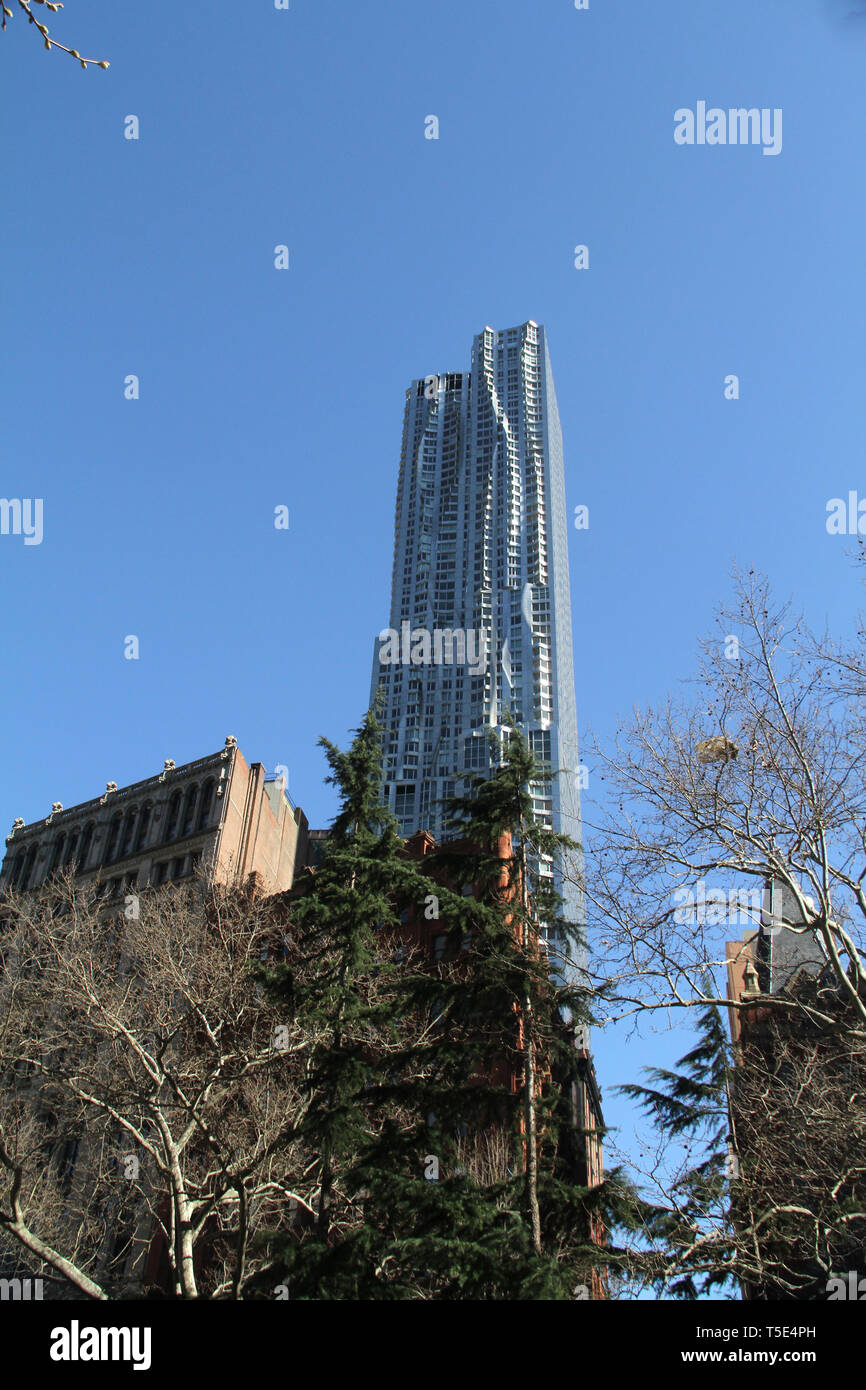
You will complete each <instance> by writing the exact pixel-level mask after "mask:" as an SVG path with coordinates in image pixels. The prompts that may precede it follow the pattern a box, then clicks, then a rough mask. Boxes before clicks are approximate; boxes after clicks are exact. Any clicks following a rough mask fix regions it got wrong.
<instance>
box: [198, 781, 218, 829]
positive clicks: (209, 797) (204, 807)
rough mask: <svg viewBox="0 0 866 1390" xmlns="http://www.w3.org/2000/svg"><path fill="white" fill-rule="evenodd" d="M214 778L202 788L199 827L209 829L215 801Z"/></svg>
mask: <svg viewBox="0 0 866 1390" xmlns="http://www.w3.org/2000/svg"><path fill="white" fill-rule="evenodd" d="M213 786H214V784H213V778H212V777H211V778H210V779H209V780H208V781H207V782H205V784H204V786H203V787H202V789H201V801H200V802H199V807H198V829H199V830H207V826H208V821H209V820H210V809H211V804H212V802H213Z"/></svg>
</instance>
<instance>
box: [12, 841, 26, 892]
mask: <svg viewBox="0 0 866 1390" xmlns="http://www.w3.org/2000/svg"><path fill="white" fill-rule="evenodd" d="M23 867H24V851H23V850H21V852H20V854H17V855H16V856H15V858H14V859H13V860H12V863H11V864H10V866H9V887H10V888H14V887H15V884H16V883H17V882H18V880H19V878H20V877H21V870H22V868H23Z"/></svg>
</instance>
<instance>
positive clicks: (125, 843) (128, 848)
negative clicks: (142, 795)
mask: <svg viewBox="0 0 866 1390" xmlns="http://www.w3.org/2000/svg"><path fill="white" fill-rule="evenodd" d="M137 820H138V807H137V806H132V807H130V809H129V810H128V811H127V813H126V818H125V820H124V822H123V833H122V835H121V837H120V854H119V856H118V857H119V858H120V859H125V858H126V856H127V855H128V854H130V853H131V852H132V845H133V837H134V836H135V823H136V821H137Z"/></svg>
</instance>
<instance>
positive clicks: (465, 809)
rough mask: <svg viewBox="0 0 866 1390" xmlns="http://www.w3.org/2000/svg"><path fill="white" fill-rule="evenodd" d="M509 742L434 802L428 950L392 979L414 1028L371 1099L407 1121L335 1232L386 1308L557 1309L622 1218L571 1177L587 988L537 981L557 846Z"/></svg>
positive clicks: (623, 1206)
mask: <svg viewBox="0 0 866 1390" xmlns="http://www.w3.org/2000/svg"><path fill="white" fill-rule="evenodd" d="M509 735H510V736H509V737H508V738H507V740H506V742H505V744H504V746H503V747H502V748H501V759H500V762H499V765H498V766H497V767H495V768H494V770H493V771H492V773H491V775H490V776H489V777H487V778H481V777H478V778H475V779H473V782H472V785H471V788H470V791H469V794H468V795H466V796H463V797H458V798H453V799H452V801H451V803H450V821H449V828H450V831H451V833H452V834H453V835H454V836H455V837H456V838H455V839H454V840H448V841H446V842H445V843H444V844H443V845H442V846H440V847H439V848H438V849H437V850H436V851H435V852H434V853H433V854H431V855H429V856H426V858H425V860H424V861H423V869H424V871H425V872H426V873H427V874H428V875H429V878H430V880H432V883H433V884H434V885H435V894H434V895H433V897H434V900H435V904H436V910H435V918H434V920H435V922H436V926H437V928H438V929H439V935H440V936H444V937H445V939H446V948H445V951H444V953H443V954H442V958H441V960H440V961H439V963H438V966H437V967H433V968H431V967H430V966H429V965H422V966H421V968H419V969H416V970H415V971H414V973H412V974H411V975H410V976H409V977H408V979H407V981H406V989H407V994H406V1010H407V1012H410V1013H412V1014H413V1015H414V1016H415V1017H423V1018H425V1019H426V1020H428V1024H429V1026H428V1028H427V1029H426V1030H423V1031H422V1032H421V1034H420V1035H419V1039H418V1041H416V1042H415V1043H414V1044H413V1045H412V1046H410V1047H409V1048H407V1049H406V1051H405V1052H404V1053H403V1055H402V1057H401V1060H400V1068H399V1075H395V1076H394V1077H393V1078H392V1081H391V1084H390V1089H389V1091H388V1095H389V1097H390V1099H391V1101H392V1102H393V1103H394V1104H395V1105H396V1107H397V1108H398V1109H399V1110H400V1112H401V1113H402V1114H404V1115H408V1114H412V1113H414V1114H415V1116H416V1117H417V1118H416V1123H415V1126H414V1128H412V1127H411V1126H409V1125H404V1127H403V1128H402V1129H401V1131H400V1135H399V1140H398V1136H397V1134H396V1133H395V1132H394V1131H391V1132H389V1131H388V1130H387V1129H386V1130H383V1131H382V1133H381V1135H380V1137H379V1142H378V1144H377V1145H375V1146H373V1147H372V1148H371V1149H370V1151H369V1152H368V1154H367V1155H366V1158H365V1160H364V1162H363V1163H362V1165H361V1166H360V1168H359V1172H362V1173H363V1182H364V1187H365V1190H366V1191H368V1193H369V1194H370V1199H369V1201H368V1203H367V1216H368V1221H367V1223H366V1224H365V1227H364V1229H363V1230H362V1231H359V1232H358V1233H357V1234H356V1235H355V1236H353V1240H354V1241H355V1242H356V1243H362V1244H364V1245H366V1247H367V1249H368V1251H372V1250H373V1248H374V1247H375V1248H376V1249H377V1250H378V1251H379V1254H378V1256H377V1257H376V1258H375V1259H371V1260H369V1261H368V1267H372V1266H375V1270H376V1277H377V1279H379V1280H380V1281H381V1287H382V1288H383V1289H384V1288H387V1289H388V1290H389V1295H388V1296H393V1297H432V1298H446V1299H448V1298H476V1299H478V1298H506V1299H515V1298H519V1299H526V1298H530V1299H532V1298H545V1299H546V1298H571V1297H573V1296H574V1291H575V1288H576V1287H580V1286H584V1285H587V1284H588V1283H589V1282H590V1280H591V1277H592V1271H593V1270H597V1269H598V1267H599V1265H600V1264H601V1263H603V1262H605V1260H606V1255H607V1252H606V1251H605V1250H603V1249H602V1248H601V1246H600V1244H599V1240H598V1236H599V1233H600V1231H602V1230H603V1229H604V1228H605V1227H606V1226H607V1225H608V1224H609V1223H610V1221H611V1220H612V1219H613V1217H612V1206H613V1205H616V1206H617V1207H618V1210H617V1213H616V1219H625V1220H630V1219H632V1211H633V1207H632V1205H631V1203H630V1201H624V1200H620V1199H619V1191H618V1177H614V1179H613V1180H612V1181H611V1182H610V1183H609V1184H602V1186H601V1187H600V1188H596V1189H594V1190H590V1189H589V1188H588V1187H586V1186H585V1185H583V1184H582V1183H581V1181H580V1180H579V1169H580V1166H581V1159H582V1157H583V1153H582V1145H583V1143H584V1142H585V1141H586V1139H587V1136H585V1135H582V1134H581V1133H579V1131H578V1129H577V1127H576V1122H575V1117H574V1115H573V1114H572V1113H571V1107H570V1086H571V1082H572V1080H574V1079H575V1078H576V1073H577V1067H578V1058H577V1054H576V1051H575V1048H574V1044H573V1026H574V1024H575V1022H582V1021H584V1020H586V1021H588V1008H587V989H586V987H585V985H584V984H583V982H582V981H578V983H574V982H571V983H566V982H564V981H554V979H553V978H552V976H551V971H550V968H549V963H548V960H547V955H546V952H545V950H544V948H543V945H542V942H541V938H540V925H541V923H542V922H546V923H548V924H549V925H551V926H558V927H559V929H560V931H561V932H562V933H563V934H564V935H565V936H567V937H569V938H570V939H571V940H572V942H574V941H575V940H576V936H577V933H576V930H575V929H574V928H573V927H570V926H569V925H567V924H565V923H563V922H561V921H560V920H559V918H558V913H559V909H560V901H559V899H558V897H557V895H556V894H555V892H554V891H553V889H552V885H551V884H550V880H549V876H548V875H542V874H541V873H540V872H539V869H540V867H541V864H542V862H543V861H545V860H546V861H547V862H548V863H549V862H550V861H551V860H554V859H557V858H558V857H559V856H561V855H562V853H563V852H564V851H566V850H568V849H572V848H574V846H573V844H572V842H571V841H569V840H568V839H567V837H565V836H563V835H557V834H555V833H554V832H552V831H551V830H549V829H548V828H546V827H544V826H543V825H540V824H539V823H538V822H537V820H536V819H535V816H534V814H533V811H532V797H531V793H530V784H531V783H538V782H541V781H545V780H548V779H549V775H550V774H549V772H546V771H545V770H544V769H542V768H540V767H539V766H538V765H537V764H536V763H535V761H534V759H533V757H532V755H531V753H530V751H529V749H528V747H527V745H526V742H525V740H524V739H523V738H522V735H521V734H520V733H519V731H518V730H517V729H516V728H515V727H514V726H513V725H512V726H511V729H510V731H509ZM491 747H492V749H493V750H494V752H496V751H498V750H499V745H498V744H497V742H496V740H495V737H492V738H491ZM383 1095H384V1093H383ZM431 1171H435V1172H436V1173H437V1175H438V1176H437V1177H436V1178H435V1179H434V1180H428V1181H425V1180H424V1179H423V1177H422V1173H423V1172H427V1174H428V1177H429V1174H430V1172H431ZM592 1216H594V1217H595V1219H596V1224H595V1226H593V1224H592V1222H591V1220H590V1218H591V1217H592ZM362 1296H366V1297H371V1296H375V1294H374V1293H373V1292H371V1291H369V1290H368V1291H367V1292H365V1293H363V1294H362Z"/></svg>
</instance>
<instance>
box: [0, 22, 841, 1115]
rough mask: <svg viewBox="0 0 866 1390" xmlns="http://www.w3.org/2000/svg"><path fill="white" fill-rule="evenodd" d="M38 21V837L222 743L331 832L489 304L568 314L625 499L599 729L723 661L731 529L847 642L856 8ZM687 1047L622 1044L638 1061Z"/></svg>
mask: <svg viewBox="0 0 866 1390" xmlns="http://www.w3.org/2000/svg"><path fill="white" fill-rule="evenodd" d="M15 8H16V15H15V17H14V19H13V20H12V21H10V24H9V27H8V28H7V30H6V32H5V33H4V34H2V35H0V64H2V77H3V81H2V97H0V101H2V104H3V107H4V108H5V111H4V130H5V132H6V138H5V140H4V159H3V183H4V192H5V207H6V215H5V218H4V223H3V262H2V273H3V283H4V295H3V301H4V302H3V325H4V335H3V338H4V345H5V352H4V362H3V373H2V383H3V385H2V419H3V427H2V431H0V450H2V453H0V458H2V471H0V493H2V495H3V496H5V497H7V498H13V497H19V498H37V497H38V498H42V499H43V500H44V538H43V541H42V544H41V545H38V546H37V545H33V546H25V545H24V544H23V538H22V537H20V536H18V537H16V536H0V567H2V578H3V588H4V594H5V603H4V605H3V609H4V611H3V618H2V650H3V654H4V673H5V679H4V680H3V683H2V690H0V702H2V718H3V727H4V729H5V731H6V747H5V755H4V758H3V784H2V787H0V814H5V819H6V822H7V823H8V825H11V822H12V819H13V817H14V816H18V815H20V816H23V817H24V818H25V819H26V820H27V821H30V820H33V819H35V818H37V817H40V816H43V815H46V814H47V813H48V811H49V810H50V806H51V803H52V801H54V800H57V799H59V800H61V801H63V802H64V804H66V805H67V806H69V805H72V804H74V803H75V802H77V801H80V800H84V799H86V798H89V797H91V796H94V795H97V794H99V793H101V791H102V790H103V789H104V786H105V783H106V781H108V780H109V779H112V780H116V781H117V782H118V783H120V784H121V785H122V784H124V783H129V782H132V781H135V780H137V779H139V778H142V777H145V776H148V775H151V774H152V773H154V772H156V771H159V770H160V769H161V767H162V761H163V759H164V758H167V757H173V758H174V759H175V760H176V761H177V762H178V763H180V762H182V761H186V760H189V759H192V758H195V757H198V756H201V755H203V754H204V753H206V752H209V751H211V750H213V749H215V748H217V747H220V746H221V745H222V742H223V738H224V736H225V735H226V734H227V733H233V734H235V735H236V736H237V738H238V740H239V742H240V745H241V747H242V749H243V751H244V753H245V754H246V756H247V757H248V758H249V759H255V760H261V761H263V762H265V763H266V764H267V765H268V766H269V768H273V766H274V765H275V764H277V763H280V764H285V765H287V766H288V767H289V769H290V793H291V795H292V797H293V798H294V799H295V800H296V801H298V802H299V803H300V804H301V805H302V806H303V807H304V809H305V811H306V812H307V814H308V816H309V818H310V821H311V823H312V824H313V825H322V824H324V823H326V822H327V820H328V819H329V817H330V815H331V814H332V812H333V809H334V807H333V800H332V795H331V792H330V790H329V789H328V788H325V787H324V786H323V784H322V777H323V774H324V763H323V759H322V756H321V753H320V751H319V750H318V749H317V748H316V746H315V745H316V738H317V737H318V735H319V734H321V733H324V734H326V735H328V737H330V738H332V739H335V740H336V741H338V742H343V741H345V739H346V734H347V730H348V729H350V728H351V727H353V726H354V725H355V724H356V723H357V721H358V720H359V718H360V716H361V714H362V712H363V709H364V706H365V703H366V700H367V696H368V690H369V679H370V659H371V652H372V643H373V637H374V635H375V634H376V633H377V632H378V631H379V629H380V628H381V627H382V626H383V625H384V623H385V622H386V620H387V612H388V597H389V586H390V575H391V558H392V537H393V504H394V493H395V486H396V477H397V466H398V460H399V447H400V433H401V424H402V407H403V392H404V390H405V387H406V386H407V385H408V383H409V381H410V380H411V379H412V378H413V377H417V376H423V375H426V374H428V373H435V372H439V371H444V370H461V369H466V368H467V367H468V365H469V350H470V344H471V339H472V336H473V334H474V333H476V332H478V331H480V329H481V328H483V327H484V325H485V324H487V323H490V324H492V325H494V326H496V327H500V328H502V327H507V326H510V325H512V324H515V323H519V322H522V321H524V320H525V319H527V318H534V319H536V320H537V321H538V322H541V323H544V324H545V325H546V327H547V329H548V333H549V337H550V344H551V353H552V359H553V368H554V375H555V378H556V385H557V393H558V398H559V406H560V412H561V415H562V422H563V430H564V435H565V448H566V489H567V497H568V502H569V508H570V509H572V508H573V507H574V506H576V505H577V504H580V503H583V504H586V505H588V506H589V508H590V528H589V530H588V531H587V532H581V533H577V532H572V534H571V547H572V550H571V573H572V601H573V606H574V639H575V653H576V659H575V665H576V687H577V699H578V711H579V716H580V720H581V725H582V727H586V726H592V728H593V730H594V731H596V732H597V733H598V734H600V735H601V736H604V735H605V734H606V732H607V731H608V730H609V729H610V728H611V727H612V725H613V724H614V722H615V720H616V718H617V717H618V716H620V715H624V714H627V713H628V712H629V710H630V709H631V707H632V706H633V705H634V704H640V705H645V704H647V703H649V702H652V701H654V700H658V699H659V698H660V697H661V696H662V695H663V694H664V693H665V692H666V691H667V690H668V689H670V688H672V687H673V686H674V685H675V683H676V682H677V680H678V679H679V678H681V677H684V676H687V675H688V674H689V672H690V671H691V669H692V667H693V664H694V660H695V642H696V638H697V635H698V634H699V633H701V632H703V631H704V630H706V629H707V628H708V627H709V624H710V619H711V615H712V610H713V608H714V606H715V605H716V603H717V602H719V601H720V600H721V599H723V598H724V597H726V596H727V594H728V592H729V578H728V576H729V571H730V567H731V565H732V563H733V562H734V560H739V561H740V562H741V563H743V564H746V565H756V566H757V567H759V568H762V569H764V570H765V571H766V572H767V573H768V574H769V575H770V576H771V578H772V580H773V581H774V583H775V585H776V587H777V590H778V591H779V593H781V594H785V595H787V594H792V595H793V596H794V597H795V598H796V599H797V600H798V602H799V603H801V604H802V605H804V606H805V608H806V610H807V613H808V615H809V617H810V618H811V619H812V620H813V621H814V622H815V623H817V624H818V625H822V624H823V623H824V621H825V620H826V621H829V622H830V624H831V625H832V626H834V627H836V628H837V629H839V630H843V631H844V630H847V629H850V626H851V623H852V617H853V613H854V611H855V609H856V607H857V605H858V600H859V594H858V588H859V586H858V584H857V581H856V577H855V575H854V574H853V572H852V569H851V566H850V559H849V555H848V551H849V550H850V545H851V543H850V542H848V543H846V542H845V541H844V539H843V538H840V537H833V536H829V535H828V534H827V532H826V529H825V518H826V504H827V500H828V499H829V498H830V497H834V496H845V495H846V494H847V493H848V491H849V490H850V489H858V488H859V489H860V492H861V494H863V495H866V473H864V467H863V446H862V438H863V426H864V413H866V392H864V372H863V351H862V345H863V321H864V299H866V288H864V285H866V276H864V250H863V227H864V223H866V217H864V211H866V207H864V204H866V182H864V179H863V176H862V173H863V161H864V138H866V84H864V80H863V74H864V65H866V16H864V14H863V13H861V11H863V10H864V6H863V5H862V4H861V3H860V0H800V3H799V4H797V5H792V4H791V3H790V0H762V3H761V4H760V5H756V4H755V3H754V0H733V2H731V0H729V3H726V4H720V3H712V4H704V5H700V6H698V5H695V4H694V0H666V3H663V4H658V5H638V4H635V0H590V8H589V9H588V10H587V11H577V10H575V8H574V5H573V3H572V0H535V2H534V3H533V4H527V3H526V0H498V3H495V4H494V3H491V0H440V3H438V4H437V5H436V6H435V7H430V6H427V5H418V4H414V5H413V4H407V3H406V0H363V2H362V3H350V0H291V8H290V10H288V11H276V10H275V8H274V5H273V0H243V3H239V0H238V2H237V3H229V0H208V4H207V5H191V4H183V3H179V4H176V5H173V6H170V7H162V8H163V10H164V11H165V15H166V17H165V18H163V19H161V20H160V19H155V18H154V16H155V14H156V13H157V10H156V8H155V7H154V6H152V5H146V4H144V3H142V2H141V0H138V2H137V3H136V0H90V2H89V3H87V2H86V0H67V4H66V7H65V9H64V10H63V11H61V12H60V13H59V14H58V15H55V16H53V18H52V20H51V29H52V33H53V34H54V36H55V37H57V38H58V39H59V40H60V41H61V42H63V43H66V44H68V46H70V47H75V48H78V49H79V50H80V51H81V52H82V53H83V54H85V55H86V56H88V57H89V56H93V57H94V58H107V59H109V60H110V62H111V67H110V69H109V70H108V71H107V72H103V71H100V70H98V69H95V68H89V69H88V71H87V72H82V71H81V70H80V68H79V67H78V66H77V65H76V63H75V62H74V61H73V60H72V59H71V58H69V57H68V56H66V55H65V54H62V53H59V52H53V53H51V54H47V53H45V52H44V51H43V49H42V46H41V43H40V42H39V40H38V36H37V35H36V33H35V31H34V30H33V29H32V28H28V26H27V25H26V24H25V23H24V22H23V20H22V18H21V16H20V15H19V14H18V13H17V6H16V7H15ZM848 16H850V17H848ZM702 100H703V101H706V102H707V103H708V105H710V106H715V105H717V106H720V107H723V108H728V107H731V106H748V107H751V106H757V107H761V108H763V107H768V108H781V109H782V111H783V147H782V151H781V153H780V154H779V155H778V156H775V157H768V156H765V155H763V154H762V151H761V149H760V148H757V147H751V146H749V147H741V146H726V147H709V146H704V147H698V146H693V147H687V146H682V147H681V146H678V145H677V144H675V143H674V139H673V130H674V112H675V110H677V109H678V108H680V107H686V106H688V107H692V108H694V107H695V106H696V104H697V102H698V101H702ZM130 114H134V115H137V116H138V118H139V121H140V138H139V139H138V140H137V141H131V140H126V139H125V138H124V121H125V118H126V117H127V116H128V115H130ZM431 114H435V115H436V116H438V118H439V122H440V138H439V139H438V140H436V141H433V140H426V139H425V138H424V124H425V117H427V116H428V115H431ZM578 243H581V244H586V245H587V246H588V247H589V252H590V266H589V269H588V270H584V271H578V270H576V269H575V268H574V265H573V249H574V247H575V245H576V244H578ZM279 244H286V245H288V246H289V248H290V269H289V270H288V271H278V270H276V269H275V268H274V247H275V246H276V245H279ZM133 373H134V374H136V375H137V376H139V378H140V383H141V386H140V390H141V395H140V399H139V400H137V401H128V400H125V399H124V380H125V378H126V377H127V376H128V375H129V374H133ZM729 373H736V374H737V375H738V377H739V380H740V398H739V400H736V401H729V400H725V398H724V390H723V388H724V379H725V377H726V375H728V374H729ZM280 504H284V505H286V506H288V508H289V510H290V516H291V522H290V528H289V530H288V531H287V532H286V531H277V530H275V529H274V526H273V515H274V508H275V507H276V506H278V505H280ZM129 634H135V635H136V636H138V638H139V641H140V659H139V660H137V661H128V660H126V659H124V654H123V652H124V638H125V637H126V636H127V635H129ZM687 1043H688V1040H687V1039H686V1038H684V1037H683V1036H682V1035H680V1036H679V1037H677V1038H676V1039H675V1040H674V1041H673V1043H672V1044H670V1043H668V1042H664V1043H660V1042H658V1041H657V1040H653V1039H652V1038H651V1037H649V1038H648V1040H647V1042H646V1043H645V1045H644V1046H643V1047H642V1049H640V1055H639V1056H638V1049H637V1048H636V1045H635V1044H634V1043H633V1042H632V1043H631V1044H630V1045H629V1046H628V1048H627V1049H624V1048H623V1045H622V1044H621V1042H618V1041H610V1042H608V1041H606V1040H604V1039H600V1040H599V1044H598V1046H599V1056H600V1072H601V1080H602V1084H603V1085H607V1086H610V1085H612V1084H613V1083H614V1082H616V1081H619V1080H625V1079H627V1075H628V1074H632V1075H633V1073H634V1069H635V1064H636V1062H637V1061H641V1062H644V1061H654V1060H657V1059H658V1058H660V1057H669V1056H670V1055H674V1056H676V1055H679V1054H680V1053H681V1052H683V1051H685V1050H686V1047H687ZM612 1113H613V1114H614V1115H615V1116H618V1115H619V1114H620V1113H621V1111H620V1110H619V1109H618V1108H617V1107H616V1106H615V1105H614V1106H613V1110H612Z"/></svg>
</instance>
